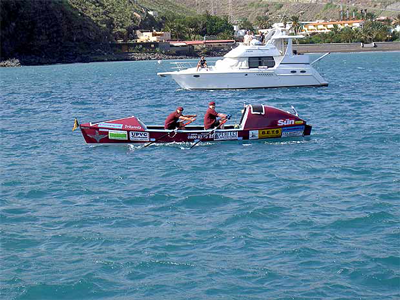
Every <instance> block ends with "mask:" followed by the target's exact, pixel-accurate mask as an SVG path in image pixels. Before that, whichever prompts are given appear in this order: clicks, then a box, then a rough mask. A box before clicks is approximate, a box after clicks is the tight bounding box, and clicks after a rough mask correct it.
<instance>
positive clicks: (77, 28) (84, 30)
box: [0, 0, 112, 65]
mask: <svg viewBox="0 0 400 300" xmlns="http://www.w3.org/2000/svg"><path fill="white" fill-rule="evenodd" d="M0 12H1V15H0V16H1V19H0V22H1V53H0V60H1V61H4V60H9V59H12V58H15V59H18V60H19V61H20V62H21V64H22V65H38V64H49V63H70V62H85V61H90V57H91V56H92V55H96V54H97V55H104V54H109V53H111V48H110V42H111V41H112V37H111V36H110V34H109V33H108V32H107V31H105V30H104V29H102V28H100V27H99V26H98V25H96V24H95V23H94V22H93V21H92V20H91V19H89V18H88V17H86V16H84V15H81V14H80V13H79V12H78V11H76V10H75V9H74V8H73V7H72V6H71V5H70V4H69V3H68V1H66V0H52V1H48V0H35V1H31V0H2V1H0Z"/></svg>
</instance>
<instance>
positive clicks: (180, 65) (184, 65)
mask: <svg viewBox="0 0 400 300" xmlns="http://www.w3.org/2000/svg"><path fill="white" fill-rule="evenodd" d="M171 64H172V65H173V67H172V69H175V70H178V71H182V70H186V69H189V68H195V67H196V66H197V64H195V63H193V62H187V61H179V62H171Z"/></svg>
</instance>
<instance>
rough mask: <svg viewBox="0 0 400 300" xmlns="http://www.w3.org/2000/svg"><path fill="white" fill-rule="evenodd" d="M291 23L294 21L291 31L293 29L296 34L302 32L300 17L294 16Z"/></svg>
mask: <svg viewBox="0 0 400 300" xmlns="http://www.w3.org/2000/svg"><path fill="white" fill-rule="evenodd" d="M290 21H292V27H290V30H292V29H293V31H294V33H295V34H297V33H298V32H300V31H301V25H300V23H299V17H298V16H292V17H291V18H290Z"/></svg>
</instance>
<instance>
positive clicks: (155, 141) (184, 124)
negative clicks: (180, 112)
mask: <svg viewBox="0 0 400 300" xmlns="http://www.w3.org/2000/svg"><path fill="white" fill-rule="evenodd" d="M195 120H196V118H194V119H193V120H190V121H189V122H186V123H183V127H185V126H187V125H189V124H190V123H192V122H194V121H195ZM178 129H179V128H175V129H174V130H171V131H169V132H167V133H166V134H164V135H162V136H160V137H159V138H158V139H156V140H154V141H152V142H150V143H147V144H146V145H144V146H143V148H146V147H148V146H150V145H152V144H154V143H157V142H158V141H159V140H162V139H163V138H165V137H166V136H167V135H168V134H170V133H172V132H177V131H178Z"/></svg>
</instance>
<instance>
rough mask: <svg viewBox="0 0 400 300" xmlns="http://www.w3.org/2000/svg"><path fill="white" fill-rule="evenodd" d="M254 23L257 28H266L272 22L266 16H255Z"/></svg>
mask: <svg viewBox="0 0 400 300" xmlns="http://www.w3.org/2000/svg"><path fill="white" fill-rule="evenodd" d="M254 25H256V26H258V28H259V29H268V28H270V27H271V25H272V24H271V21H270V19H269V17H268V16H257V18H256V20H255V21H254Z"/></svg>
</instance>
